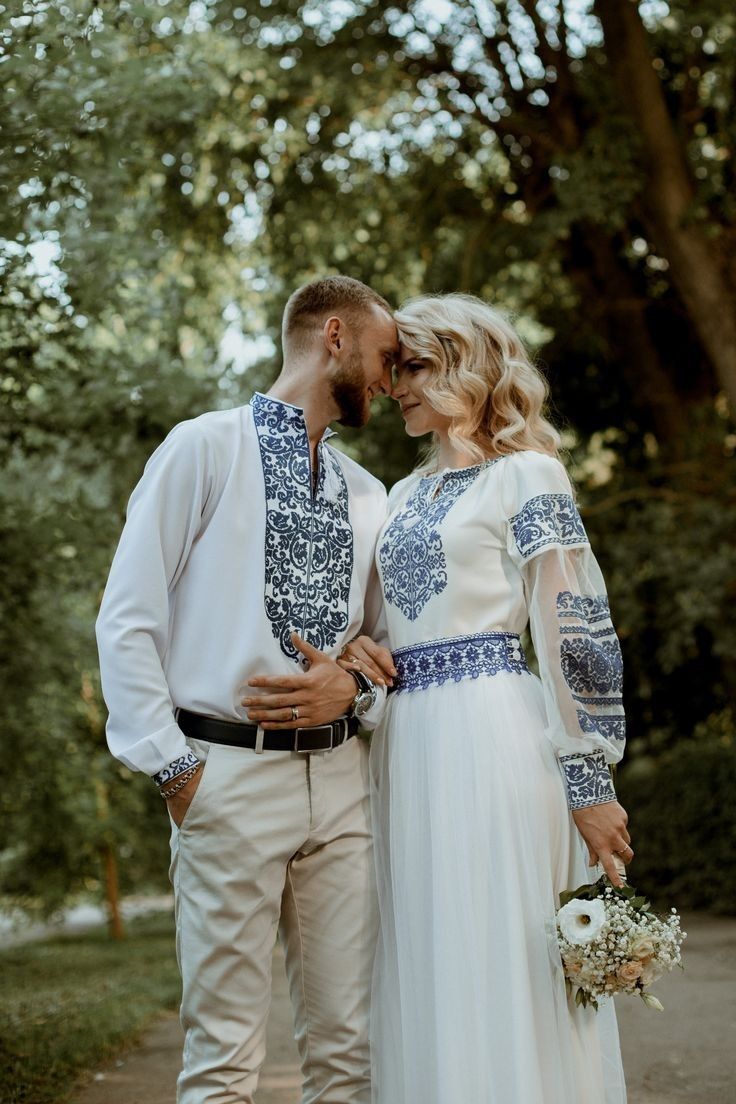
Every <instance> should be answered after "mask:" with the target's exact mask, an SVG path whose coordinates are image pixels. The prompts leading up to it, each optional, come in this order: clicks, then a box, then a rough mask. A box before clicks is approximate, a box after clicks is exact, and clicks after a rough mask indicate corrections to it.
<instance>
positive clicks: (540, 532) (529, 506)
mask: <svg viewBox="0 0 736 1104" xmlns="http://www.w3.org/2000/svg"><path fill="white" fill-rule="evenodd" d="M510 524H511V530H512V532H513V534H514V540H515V541H516V547H517V548H518V549H519V552H521V554H522V556H523V557H524V559H528V558H529V557H530V556H533V555H534V554H535V553H536V552H539V551H540V550H541V549H543V548H547V547H548V546H549V545H553V544H556V545H562V546H568V545H583V544H587V543H588V538H587V536H586V534H585V528H584V526H583V522H582V518H581V517H580V514H579V513H578V509H577V506H576V505H575V503H574V502H573V500H572V497H571V496H570V495H569V494H543V495H536V496H535V497H534V498H530V499H529V501H528V502H526V503H525V504H524V506H523V507H522V509H521V510H520V511H519V513H518V514H515V515H514V516H513V517H512V518H511V521H510Z"/></svg>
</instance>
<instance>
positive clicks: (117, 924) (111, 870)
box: [101, 843, 125, 939]
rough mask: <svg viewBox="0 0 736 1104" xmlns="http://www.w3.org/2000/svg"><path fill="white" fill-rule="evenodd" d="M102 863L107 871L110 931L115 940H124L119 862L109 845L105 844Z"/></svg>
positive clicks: (106, 895) (106, 892) (107, 902)
mask: <svg viewBox="0 0 736 1104" xmlns="http://www.w3.org/2000/svg"><path fill="white" fill-rule="evenodd" d="M101 851H102V863H103V867H104V871H105V903H106V905H107V923H108V930H109V932H110V935H111V936H112V938H113V939H122V938H123V937H124V935H125V932H124V931H123V918H122V916H121V915H120V893H119V890H118V861H117V859H116V858H115V852H114V850H113V849H112V847H111V845H110V844H109V843H103V845H102V848H101Z"/></svg>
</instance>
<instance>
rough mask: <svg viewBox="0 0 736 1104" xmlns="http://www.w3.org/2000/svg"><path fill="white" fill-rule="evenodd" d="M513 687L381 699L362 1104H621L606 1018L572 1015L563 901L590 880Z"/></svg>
mask: <svg viewBox="0 0 736 1104" xmlns="http://www.w3.org/2000/svg"><path fill="white" fill-rule="evenodd" d="M544 728H545V712H544V703H543V696H542V687H541V683H540V682H539V680H538V679H537V677H536V676H535V675H534V674H532V673H531V672H529V671H528V670H525V671H523V672H516V671H515V672H510V671H499V672H498V673H496V674H493V675H481V676H480V677H478V678H465V679H462V680H461V681H459V682H452V681H449V682H444V683H443V684H442V685H431V686H429V687H427V688H421V689H417V690H413V691H404V692H399V693H396V694H393V695H392V696H391V698H390V701H389V705H388V708H387V711H386V714H385V717H384V720H383V722H382V724H381V726H380V727H379V729H378V730H377V731H376V733H375V734H374V738H373V743H372V747H371V759H370V762H371V777H372V805H373V826H374V833H375V853H376V864H377V876H378V892H379V904H380V912H381V931H380V938H379V944H378V949H377V955H376V962H375V969H374V988H373V1001H372V1026H371V1046H372V1061H373V1085H374V1089H373V1093H374V1095H373V1099H374V1102H375V1104H604V1102H605V1104H623V1102H624V1101H625V1100H626V1089H625V1084H624V1078H623V1071H622V1068H621V1059H620V1053H619V1044H618V1032H617V1028H616V1020H615V1014H614V1009H613V1003H612V1002H611V1001H604V1002H601V1007H600V1010H599V1011H598V1012H596V1011H595V1010H594V1009H591V1008H588V1009H582V1008H576V1007H575V1006H574V1005H573V1003H572V1002H571V1001H570V1000H569V999H568V997H567V995H566V991H565V983H564V978H563V973H562V965H561V961H560V955H559V951H558V949H557V940H556V935H555V911H556V909H557V907H558V905H559V894H560V892H561V891H562V890H565V889H568V888H574V887H576V886H578V885H580V884H582V883H584V882H589V881H592V880H593V879H594V878H595V877H597V874H598V872H597V871H592V870H591V868H590V867H589V866H588V863H587V854H586V852H585V848H584V844H583V842H582V840H581V837H580V835H579V833H578V832H577V830H576V828H575V825H574V822H573V820H572V817H571V816H570V813H569V811H568V808H567V801H566V795H565V787H564V782H563V778H562V774H561V771H560V767H559V763H558V761H557V758H556V755H555V752H554V749H553V747H552V746H551V744H550V743H549V741H548V740H547V739H546V737H545V735H544Z"/></svg>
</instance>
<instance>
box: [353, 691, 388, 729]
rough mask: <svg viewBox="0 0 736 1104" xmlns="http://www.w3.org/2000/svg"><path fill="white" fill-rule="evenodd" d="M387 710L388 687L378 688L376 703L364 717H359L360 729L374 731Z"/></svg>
mask: <svg viewBox="0 0 736 1104" xmlns="http://www.w3.org/2000/svg"><path fill="white" fill-rule="evenodd" d="M385 708H386V687H385V686H376V700H375V703H374V704H373V705H372V706H371V707H370V709H367V710H366V711H365V713H364V714H363V715H362V717H359V718H358V720H359V721H360V727H361V728H363V729H367V730H368V731H369V732H370V731H372V730H373V729H374V728H375V727H376V725H377V724H378V723H379V721H380V720H381V717H382V716H383V711H384V709H385Z"/></svg>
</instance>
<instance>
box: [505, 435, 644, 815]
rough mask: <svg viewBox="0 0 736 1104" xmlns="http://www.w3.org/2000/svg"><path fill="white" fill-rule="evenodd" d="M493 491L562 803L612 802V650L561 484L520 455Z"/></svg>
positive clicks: (601, 600)
mask: <svg viewBox="0 0 736 1104" xmlns="http://www.w3.org/2000/svg"><path fill="white" fill-rule="evenodd" d="M502 493H503V500H504V501H503V506H504V512H505V516H506V519H507V542H508V543H507V547H508V552H509V555H510V557H511V559H512V560H513V562H514V563H515V565H516V566H517V568H518V569H519V571H520V573H521V575H522V578H523V580H524V589H525V594H526V599H527V605H528V610H529V624H530V629H531V634H532V640H533V642H534V649H535V652H536V654H537V659H538V661H539V673H540V677H541V679H542V684H543V687H544V698H545V707H546V713H547V731H546V734H547V736H548V738H549V740H550V741H551V743H552V744H553V746H554V748H555V751H556V753H557V756H558V758H559V760H560V764H561V766H562V769H563V771H564V775H565V781H566V784H567V794H568V803H569V805H570V808H571V809H583V808H586V807H588V806H590V805H600V804H603V803H604V802H606V801H615V800H616V792H615V790H614V787H613V781H612V779H611V772H610V770H609V764H611V763H617V762H618V761H619V759H620V758H621V756H622V754H623V748H624V743H625V737H626V732H625V720H624V713H623V705H622V675H623V672H622V662H621V648H620V646H619V642H618V638H617V636H616V632H615V630H614V627H613V624H612V622H611V614H610V610H609V607H608V597H607V595H606V588H605V583H604V582H603V576H602V575H601V571H600V568H599V567H598V564H597V562H596V559H595V557H594V555H593V552H592V550H591V547H590V543H589V541H588V537H587V534H586V532H585V528H584V526H583V522H582V519H581V517H580V514H579V513H578V510H577V507H576V505H575V501H574V499H573V496H572V488H571V486H570V481H569V479H568V477H567V474H566V472H565V469H564V468H563V467H562V465H561V464H560V462H559V461H558V460H555V459H553V458H552V457H550V456H545V455H543V454H541V453H534V452H524V453H519V454H518V456H515V457H511V458H509V460H508V461H507V469H506V472H505V473H504V486H503V492H502Z"/></svg>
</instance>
